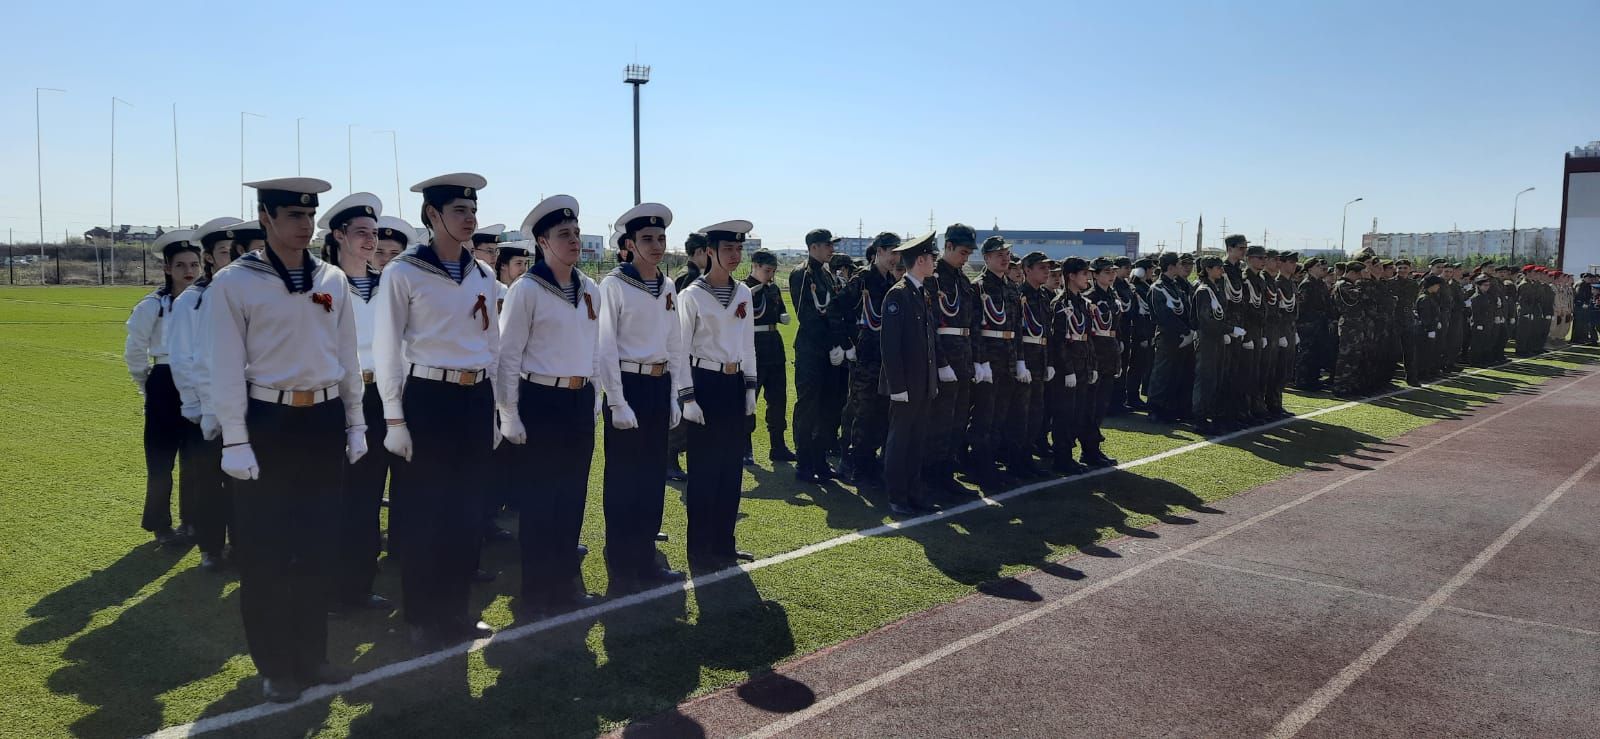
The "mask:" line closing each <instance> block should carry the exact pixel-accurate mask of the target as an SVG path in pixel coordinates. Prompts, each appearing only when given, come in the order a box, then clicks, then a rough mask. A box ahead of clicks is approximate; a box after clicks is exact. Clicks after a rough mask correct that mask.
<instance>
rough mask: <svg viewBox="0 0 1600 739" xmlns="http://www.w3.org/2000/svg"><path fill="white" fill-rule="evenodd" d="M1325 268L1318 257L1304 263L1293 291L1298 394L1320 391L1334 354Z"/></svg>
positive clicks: (1331, 318)
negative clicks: (1303, 273) (1304, 391)
mask: <svg viewBox="0 0 1600 739" xmlns="http://www.w3.org/2000/svg"><path fill="white" fill-rule="evenodd" d="M1327 273H1328V267H1327V265H1326V264H1325V263H1324V262H1323V261H1322V259H1321V258H1320V257H1317V258H1313V259H1312V260H1310V261H1308V262H1306V272H1305V275H1304V276H1302V277H1301V278H1300V284H1299V285H1297V286H1296V287H1295V303H1296V308H1297V309H1298V310H1297V312H1296V314H1295V334H1296V335H1297V336H1298V337H1299V339H1300V344H1299V346H1297V347H1296V349H1295V378H1294V379H1295V382H1294V385H1295V387H1296V388H1299V389H1300V390H1306V391H1316V390H1321V389H1322V373H1323V372H1325V371H1326V370H1327V369H1328V366H1329V365H1330V364H1331V362H1330V361H1329V360H1330V358H1331V357H1332V356H1333V355H1334V353H1335V352H1334V351H1329V350H1330V349H1334V350H1335V351H1336V350H1337V337H1335V336H1334V335H1333V333H1332V331H1333V328H1332V325H1331V324H1332V322H1333V306H1332V305H1331V303H1330V301H1331V299H1332V295H1331V294H1330V293H1329V291H1328V283H1327V281H1326V280H1325V279H1324V278H1325V277H1326V276H1327Z"/></svg>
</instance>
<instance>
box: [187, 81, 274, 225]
mask: <svg viewBox="0 0 1600 739" xmlns="http://www.w3.org/2000/svg"><path fill="white" fill-rule="evenodd" d="M247 116H248V117H250V118H266V116H264V115H261V114H260V113H251V112H249V111H244V110H241V111H239V220H241V221H242V220H244V218H245V215H244V191H245V186H244V119H245V118H246V117H247ZM178 225H179V226H182V225H183V224H182V223H179V224H178Z"/></svg>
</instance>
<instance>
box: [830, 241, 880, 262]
mask: <svg viewBox="0 0 1600 739" xmlns="http://www.w3.org/2000/svg"><path fill="white" fill-rule="evenodd" d="M869 246H872V239H867V238H862V237H860V236H846V237H844V238H842V239H839V243H837V244H834V245H833V253H835V254H848V255H850V256H852V257H855V258H857V259H860V258H861V257H865V256H866V255H867V247H869Z"/></svg>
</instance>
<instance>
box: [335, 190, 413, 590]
mask: <svg viewBox="0 0 1600 739" xmlns="http://www.w3.org/2000/svg"><path fill="white" fill-rule="evenodd" d="M382 215H383V203H382V202H381V201H380V200H378V196H377V195H373V194H372V193H370V192H358V193H354V194H352V195H347V196H345V198H344V199H342V200H340V201H339V202H337V203H334V204H333V207H332V208H329V209H327V210H326V211H325V212H324V213H323V215H322V219H321V220H319V221H318V222H317V225H319V226H322V227H324V228H327V229H328V238H327V242H326V244H325V245H324V246H323V247H322V259H323V261H325V262H327V263H328V264H331V265H333V266H335V267H338V268H339V271H341V272H343V273H344V276H345V279H346V280H349V282H350V310H351V312H352V313H353V314H354V315H355V320H356V359H357V361H359V362H360V363H361V382H362V394H361V395H362V397H361V408H362V411H363V412H364V413H365V414H366V418H365V422H366V426H367V446H368V448H372V447H382V446H383V431H384V423H383V398H381V397H380V396H379V395H378V383H377V382H376V379H377V377H376V375H375V374H374V373H373V368H374V367H375V366H376V363H375V362H374V361H373V356H372V336H373V331H374V328H375V323H376V320H375V315H376V314H375V312H374V310H375V307H376V306H375V305H374V302H373V301H374V298H376V297H377V292H378V284H379V283H378V277H379V275H380V273H379V272H378V271H377V270H375V269H373V268H372V255H373V253H374V252H375V251H376V250H377V246H378V218H379V217H381V216H382ZM393 459H394V457H393V455H390V454H389V453H388V452H387V451H383V450H380V451H377V452H374V453H369V454H367V455H366V456H364V457H362V458H361V459H359V460H356V461H355V462H353V463H351V464H350V466H349V467H348V468H347V469H346V470H345V475H344V504H343V506H342V507H341V510H340V516H339V572H338V575H337V576H336V578H335V581H334V601H333V603H332V604H330V605H331V607H332V608H333V610H335V611H343V610H345V609H346V608H370V609H375V610H387V609H389V608H391V607H393V604H392V603H390V602H389V599H388V598H385V597H383V596H381V595H378V594H377V593H374V592H372V583H373V580H375V579H377V577H378V552H379V550H380V549H381V548H382V542H383V533H382V530H381V524H380V523H379V520H378V509H379V508H380V507H381V505H380V504H381V502H382V501H383V490H384V487H385V485H387V483H388V481H389V465H390V462H391V461H392V460H393Z"/></svg>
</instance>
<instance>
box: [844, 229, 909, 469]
mask: <svg viewBox="0 0 1600 739" xmlns="http://www.w3.org/2000/svg"><path fill="white" fill-rule="evenodd" d="M899 246H900V237H899V236H896V235H894V234H892V233H889V232H887V231H886V232H884V233H880V234H878V235H877V236H876V237H875V238H873V240H872V244H871V245H870V246H868V247H867V268H866V269H863V270H861V271H860V272H858V273H856V275H855V276H854V277H852V278H851V280H850V282H849V283H848V284H846V285H845V288H844V292H843V293H841V294H840V296H839V301H840V305H841V306H843V307H845V308H846V309H848V313H849V314H852V315H854V316H856V319H855V321H854V323H855V325H856V327H857V328H856V340H855V346H854V347H853V348H852V349H851V350H850V351H849V352H847V356H846V359H848V360H849V363H850V394H849V399H848V400H847V401H846V404H845V412H844V417H845V419H846V426H845V428H846V430H847V431H848V432H849V433H848V435H847V439H846V440H847V441H848V442H849V453H848V454H847V455H846V456H845V457H844V458H843V459H841V460H840V465H839V474H840V476H841V477H843V478H844V479H846V480H849V481H850V482H853V483H857V484H860V483H864V482H870V481H873V480H876V479H877V478H878V474H877V473H878V470H877V462H878V459H877V453H878V448H879V447H881V446H883V443H884V434H885V433H886V432H887V427H886V423H887V416H888V412H889V408H888V403H889V400H888V399H887V398H885V397H884V396H883V394H882V393H879V392H878V385H879V384H880V383H879V382H878V372H879V367H880V364H881V362H882V353H881V351H880V349H879V346H878V338H879V337H878V334H879V333H880V332H881V331H882V329H883V296H884V295H885V294H887V293H888V292H889V287H890V286H891V285H893V284H894V283H895V278H894V268H895V266H896V265H897V264H899V262H900V255H899V254H898V253H896V252H895V251H894V250H895V249H897V248H899Z"/></svg>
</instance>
